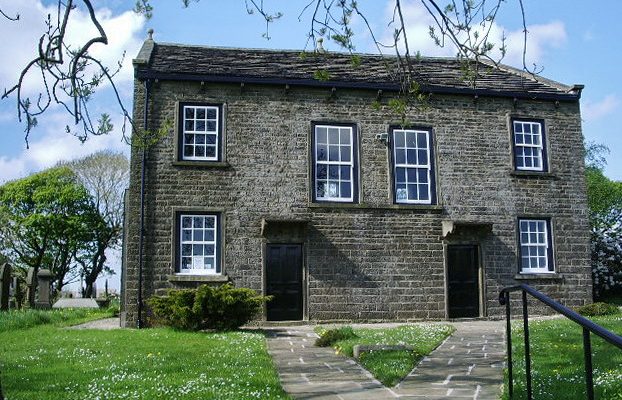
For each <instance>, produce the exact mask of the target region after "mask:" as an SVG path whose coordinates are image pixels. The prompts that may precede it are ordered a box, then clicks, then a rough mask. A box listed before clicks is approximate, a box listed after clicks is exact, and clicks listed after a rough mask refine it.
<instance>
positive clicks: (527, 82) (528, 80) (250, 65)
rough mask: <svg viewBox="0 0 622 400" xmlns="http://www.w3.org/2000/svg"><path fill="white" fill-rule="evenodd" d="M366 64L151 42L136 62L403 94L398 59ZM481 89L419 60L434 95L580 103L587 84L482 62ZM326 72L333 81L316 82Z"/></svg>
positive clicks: (145, 73)
mask: <svg viewBox="0 0 622 400" xmlns="http://www.w3.org/2000/svg"><path fill="white" fill-rule="evenodd" d="M359 57H360V65H359V66H354V65H353V63H352V56H351V55H350V54H344V53H333V52H327V53H304V54H303V53H302V52H301V51H295V50H260V49H241V48H223V47H206V46H190V45H178V44H164V43H156V42H154V41H153V40H149V39H148V40H147V41H145V44H144V45H143V48H142V49H141V51H140V53H139V54H138V57H137V58H136V59H135V60H134V65H135V72H136V77H137V78H138V79H145V78H154V79H155V78H158V79H162V80H167V79H172V80H195V81H204V82H245V83H266V84H289V85H303V86H325V87H339V88H342V87H351V88H368V89H384V90H397V89H399V82H398V80H397V78H395V76H391V74H390V73H389V71H391V70H396V68H387V64H388V65H389V66H394V67H396V66H397V59H396V58H395V57H386V56H385V57H382V56H378V55H369V54H360V55H359ZM480 65H481V68H480V69H479V78H478V79H477V81H476V83H475V86H473V85H472V83H471V82H469V81H468V80H466V79H465V78H464V72H463V70H462V67H461V64H460V62H459V61H457V60H456V59H455V58H421V59H420V60H416V61H414V69H415V71H416V74H417V78H416V80H417V82H418V83H419V84H420V85H421V87H422V89H423V90H424V91H429V92H432V93H465V94H480V95H491V96H503V97H519V98H534V99H535V98H537V99H555V100H576V99H579V98H580V96H581V89H582V86H575V87H571V86H566V85H563V84H561V83H558V82H554V81H551V80H548V79H545V78H542V77H539V76H537V77H534V76H531V75H529V74H526V73H524V72H523V71H520V70H517V69H514V68H511V67H507V66H501V67H500V68H494V67H492V66H490V65H486V64H483V63H482V64H480ZM316 71H326V72H327V73H328V80H326V81H323V80H318V79H315V78H314V74H315V73H316Z"/></svg>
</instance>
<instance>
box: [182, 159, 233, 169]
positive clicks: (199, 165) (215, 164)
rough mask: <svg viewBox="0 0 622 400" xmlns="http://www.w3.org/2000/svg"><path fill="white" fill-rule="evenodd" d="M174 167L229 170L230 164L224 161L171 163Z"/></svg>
mask: <svg viewBox="0 0 622 400" xmlns="http://www.w3.org/2000/svg"><path fill="white" fill-rule="evenodd" d="M173 166H174V167H196V168H229V167H230V166H231V164H229V163H228V162H226V161H184V160H178V161H173Z"/></svg>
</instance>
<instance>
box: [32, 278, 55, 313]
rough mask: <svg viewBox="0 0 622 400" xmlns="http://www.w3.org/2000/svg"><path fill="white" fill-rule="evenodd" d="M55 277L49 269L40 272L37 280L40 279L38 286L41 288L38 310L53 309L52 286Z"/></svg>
mask: <svg viewBox="0 0 622 400" xmlns="http://www.w3.org/2000/svg"><path fill="white" fill-rule="evenodd" d="M53 277H54V275H53V274H52V272H51V271H50V270H49V269H41V270H39V273H38V274H37V278H38V282H37V286H39V296H38V299H37V303H36V307H37V308H51V307H52V301H51V300H52V299H51V290H50V289H51V288H50V285H51V283H52V278H53Z"/></svg>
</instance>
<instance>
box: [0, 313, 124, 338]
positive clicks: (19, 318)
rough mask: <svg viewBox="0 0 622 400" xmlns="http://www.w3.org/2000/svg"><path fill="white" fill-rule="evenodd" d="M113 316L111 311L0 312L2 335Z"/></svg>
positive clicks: (0, 330)
mask: <svg viewBox="0 0 622 400" xmlns="http://www.w3.org/2000/svg"><path fill="white" fill-rule="evenodd" d="M112 316H114V313H113V311H112V310H111V309H105V310H100V309H93V308H77V309H71V308H66V309H54V310H32V309H31V310H11V311H5V312H0V333H1V332H9V331H14V330H18V329H27V328H33V327H36V326H39V325H45V324H52V325H54V326H67V325H75V324H81V323H84V322H88V321H93V320H96V319H101V318H106V317H112Z"/></svg>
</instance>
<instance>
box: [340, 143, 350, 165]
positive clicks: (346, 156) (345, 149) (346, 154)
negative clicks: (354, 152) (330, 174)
mask: <svg viewBox="0 0 622 400" xmlns="http://www.w3.org/2000/svg"><path fill="white" fill-rule="evenodd" d="M340 147H341V161H343V162H350V146H340Z"/></svg>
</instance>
